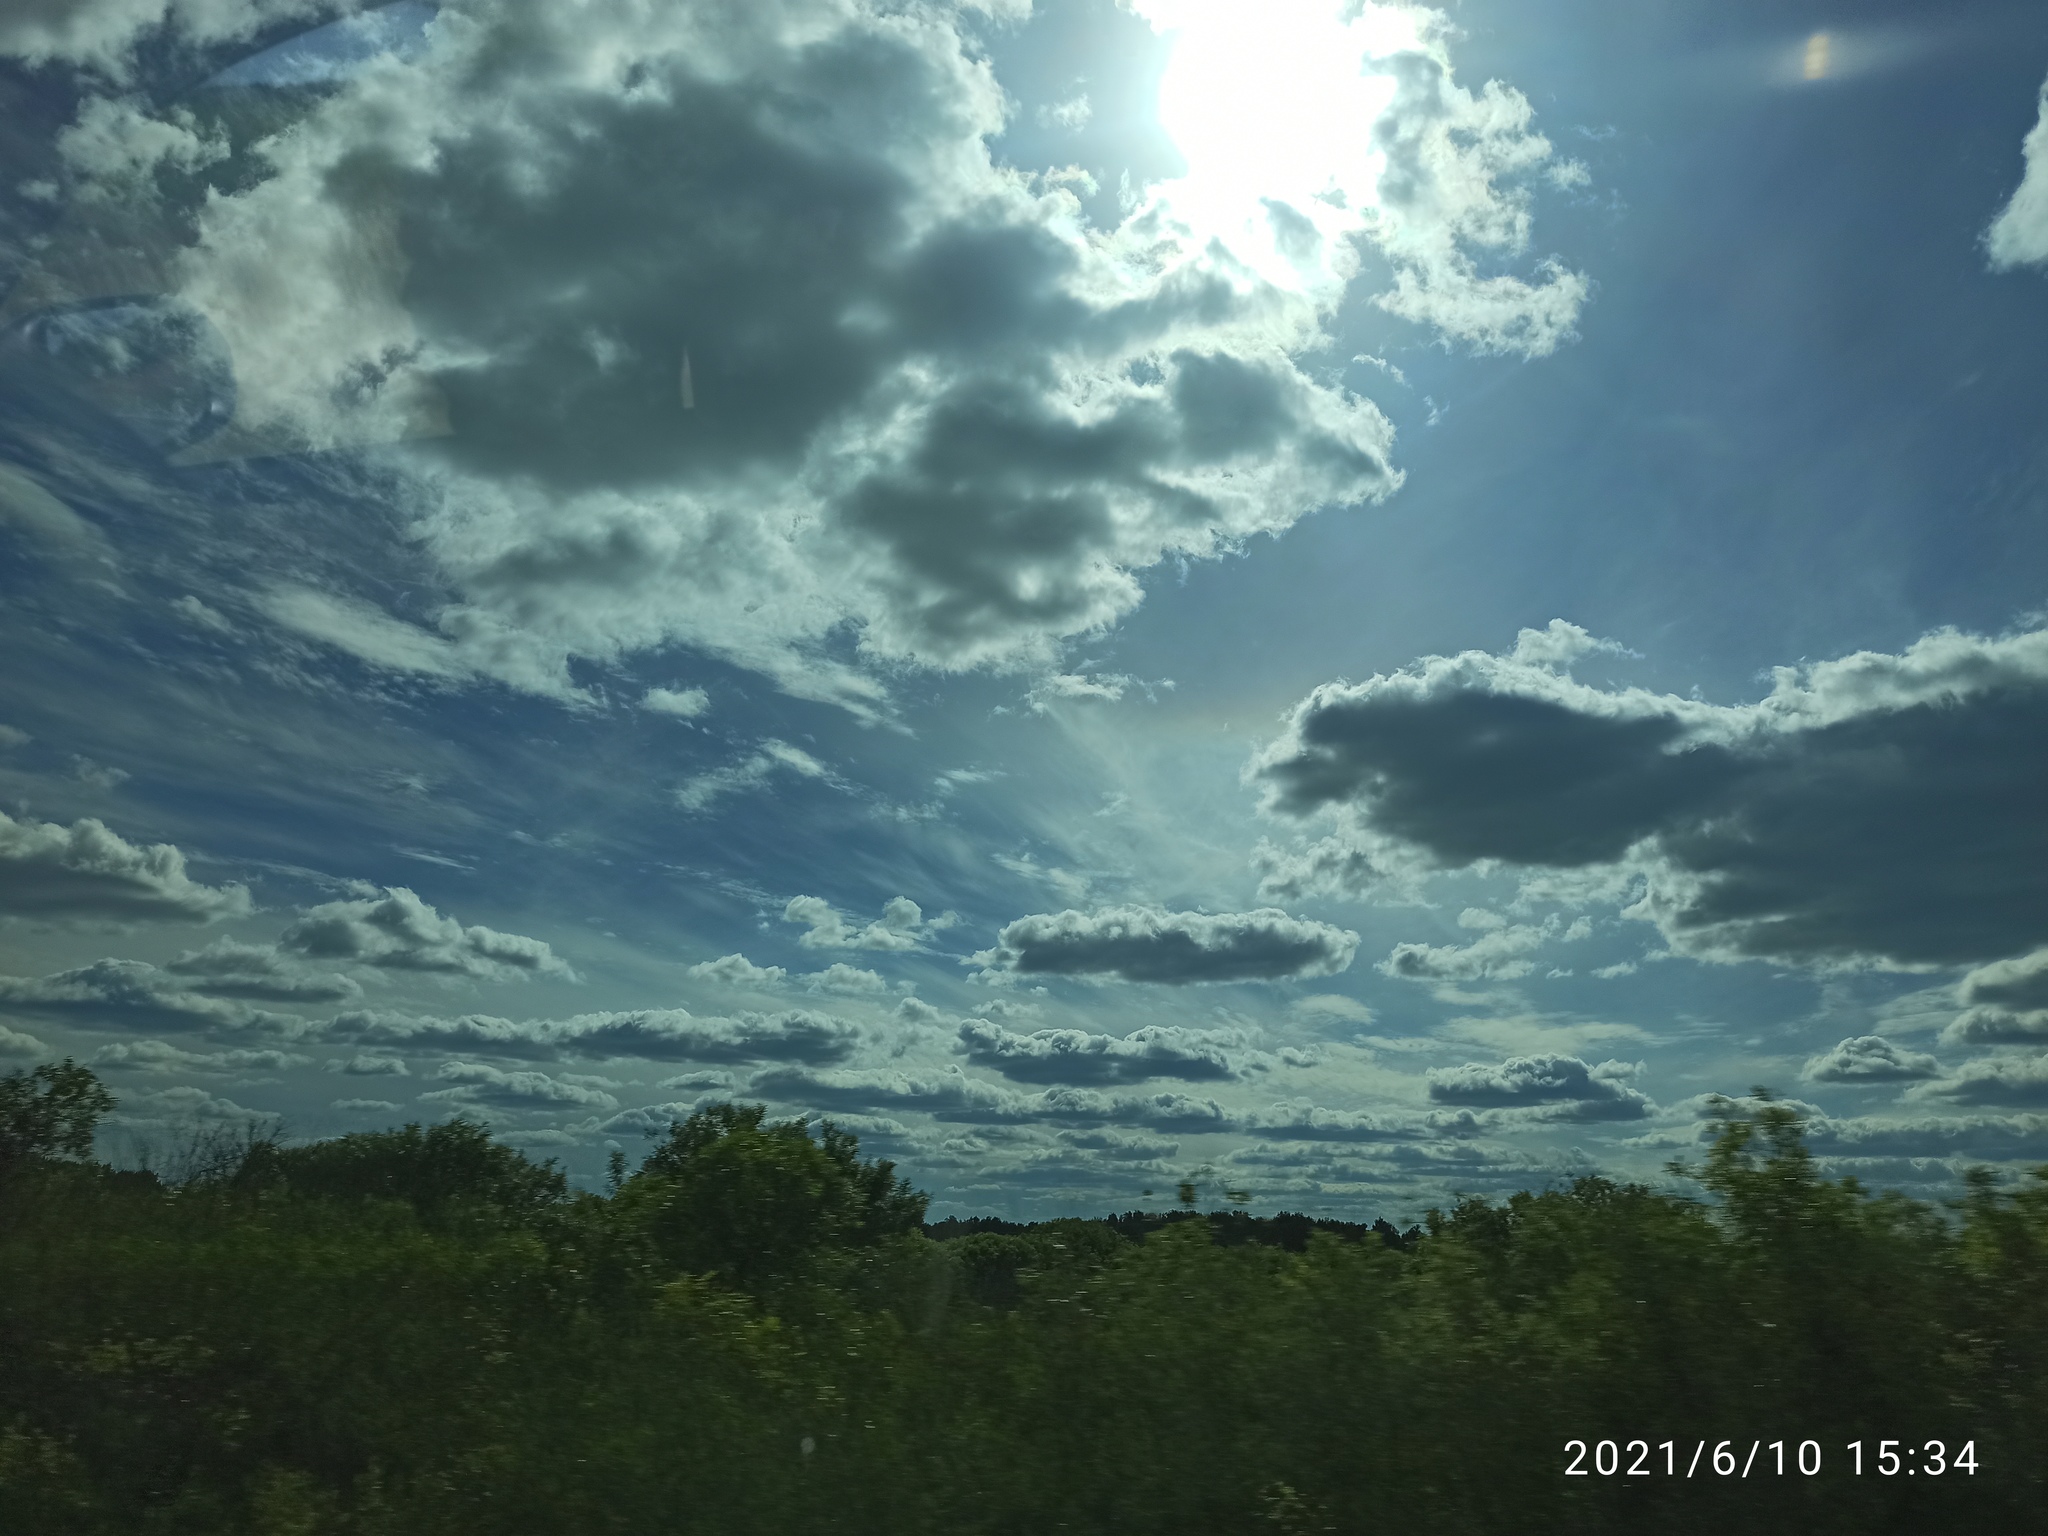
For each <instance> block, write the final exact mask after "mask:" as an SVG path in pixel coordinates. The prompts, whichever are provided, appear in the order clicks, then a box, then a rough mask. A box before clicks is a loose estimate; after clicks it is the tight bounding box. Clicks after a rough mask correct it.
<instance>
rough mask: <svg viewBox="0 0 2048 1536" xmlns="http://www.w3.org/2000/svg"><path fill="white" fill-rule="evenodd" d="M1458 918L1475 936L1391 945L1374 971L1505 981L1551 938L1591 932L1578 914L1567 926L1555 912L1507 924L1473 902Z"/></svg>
mask: <svg viewBox="0 0 2048 1536" xmlns="http://www.w3.org/2000/svg"><path fill="white" fill-rule="evenodd" d="M1458 923H1459V926H1460V927H1464V928H1476V929H1478V930H1480V936H1479V937H1478V938H1477V939H1475V940H1474V941H1473V942H1472V943H1470V944H1464V945H1458V944H1418V943H1413V942H1411V943H1405V944H1396V945H1395V946H1394V948H1393V950H1392V952H1391V953H1389V954H1388V956H1387V958H1386V959H1384V960H1382V961H1381V962H1380V965H1379V968H1380V970H1381V971H1382V972H1383V973H1385V974H1386V975H1388V976H1398V977H1400V978H1402V979H1403V980H1405V981H1481V980H1496V981H1506V980H1511V979H1513V978H1514V977H1517V976H1526V975H1528V974H1529V972H1530V971H1532V970H1534V969H1535V964H1534V962H1533V961H1531V960H1529V959H1527V958H1526V957H1527V956H1528V954H1529V953H1530V952H1531V951H1532V950H1536V949H1540V948H1542V946H1543V945H1544V944H1546V943H1548V942H1549V941H1550V940H1552V939H1555V938H1559V937H1562V938H1564V939H1566V940H1573V939H1582V938H1585V937H1586V936H1587V934H1588V933H1590V932H1591V925H1590V924H1588V923H1587V922H1586V921H1585V919H1584V918H1581V919H1580V920H1579V921H1578V922H1576V923H1574V924H1572V926H1571V927H1569V928H1565V927H1564V925H1563V924H1562V923H1561V922H1559V921H1558V920H1557V919H1556V918H1555V917H1553V918H1551V919H1549V920H1547V921H1545V922H1543V923H1540V924H1532V923H1509V922H1508V921H1507V920H1506V919H1504V918H1501V917H1499V916H1498V915H1496V914H1494V913H1491V912H1486V911H1484V910H1482V909H1480V908H1476V907H1468V908H1466V909H1465V911H1464V913H1463V914H1462V915H1460V917H1459V919H1458ZM1561 929H1562V933H1560V930H1561Z"/></svg>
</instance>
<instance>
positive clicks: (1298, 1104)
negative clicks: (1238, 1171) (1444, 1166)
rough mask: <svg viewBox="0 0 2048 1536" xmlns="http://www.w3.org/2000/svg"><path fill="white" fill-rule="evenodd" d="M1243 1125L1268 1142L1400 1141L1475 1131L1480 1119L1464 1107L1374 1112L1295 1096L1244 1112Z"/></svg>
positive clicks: (1476, 1131) (1478, 1130) (1423, 1139)
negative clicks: (1255, 1111)
mask: <svg viewBox="0 0 2048 1536" xmlns="http://www.w3.org/2000/svg"><path fill="white" fill-rule="evenodd" d="M1244 1129H1245V1130H1247V1131H1252V1132H1256V1133H1257V1134H1258V1135H1260V1136H1262V1137H1265V1138H1266V1139H1267V1140H1270V1141H1323V1142H1399V1141H1429V1140H1435V1139H1437V1138H1439V1137H1453V1138H1456V1137H1467V1136H1476V1135H1478V1134H1479V1133H1480V1131H1481V1130H1482V1129H1483V1124H1482V1122H1481V1121H1480V1119H1479V1117H1478V1116H1477V1115H1475V1114H1474V1113H1473V1112H1472V1111H1471V1110H1469V1109H1459V1110H1431V1111H1429V1112H1427V1113H1424V1114H1415V1113H1412V1112H1395V1113H1379V1112H1374V1111H1369V1110H1359V1109H1326V1108H1324V1107H1322V1106H1321V1105H1318V1104H1312V1103H1309V1102H1308V1101H1306V1100H1298V1101H1294V1102H1288V1103H1280V1104H1275V1105H1273V1106H1272V1108H1270V1109H1268V1110H1265V1111H1262V1112H1260V1113H1258V1114H1255V1115H1251V1116H1248V1117H1247V1118H1246V1121H1245V1124H1244Z"/></svg>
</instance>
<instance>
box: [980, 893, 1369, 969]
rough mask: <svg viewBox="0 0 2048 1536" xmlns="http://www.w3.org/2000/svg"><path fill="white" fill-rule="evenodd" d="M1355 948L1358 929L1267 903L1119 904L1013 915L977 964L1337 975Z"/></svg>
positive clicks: (991, 966)
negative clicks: (1227, 908)
mask: <svg viewBox="0 0 2048 1536" xmlns="http://www.w3.org/2000/svg"><path fill="white" fill-rule="evenodd" d="M1357 949H1358V935H1357V934H1355V933H1352V932H1349V931H1348V930H1346V929H1341V928H1333V927H1331V926H1330V925H1329V924H1327V923H1317V922H1311V921H1308V920H1307V919H1305V918H1294V917H1289V916H1288V915H1287V914H1286V913H1285V912H1282V911H1280V910H1278V909H1277V908H1272V907H1267V908H1263V909H1261V910H1259V911H1256V912H1224V913H1217V914H1209V913H1202V912H1167V911H1163V910H1161V909H1160V908H1157V907H1136V906H1124V907H1104V908H1100V909H1098V910H1097V911H1094V912H1079V911H1073V910H1068V911H1065V912H1059V913H1041V914H1037V915H1034V916H1031V917H1022V918H1019V919H1018V920H1017V921H1015V922H1013V923H1011V924H1009V925H1008V926H1007V927H1005V928H1004V929H1003V930H1002V932H1001V933H999V934H997V935H996V944H995V947H994V948H993V949H986V950H983V951H982V952H981V953H979V954H977V955H975V956H974V963H976V964H978V965H982V966H986V967H987V968H988V969H989V970H990V971H991V972H993V973H996V974H999V975H1001V974H1007V975H1018V976H1104V977H1115V978H1117V979H1119V980H1123V981H1150V982H1169V983H1185V982H1214V981H1275V980H1281V979H1285V978H1291V977H1298V976H1329V975H1334V974H1335V973H1337V972H1339V971H1342V970H1344V969H1345V968H1346V967H1348V966H1349V965H1350V964H1351V957H1352V955H1353V954H1355V953H1356V952H1357Z"/></svg>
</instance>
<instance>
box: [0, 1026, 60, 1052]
mask: <svg viewBox="0 0 2048 1536" xmlns="http://www.w3.org/2000/svg"><path fill="white" fill-rule="evenodd" d="M48 1049H49V1047H47V1046H45V1045H44V1044H43V1042H42V1041H40V1040H38V1039H37V1038H36V1037H35V1036H34V1035H31V1034H25V1033H24V1032H23V1031H21V1030H18V1029H9V1028H8V1027H7V1026H6V1025H4V1024H0V1056H41V1055H43V1054H44V1053H45V1052H46V1051H47V1050H48Z"/></svg>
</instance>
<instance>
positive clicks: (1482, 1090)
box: [1425, 1054, 1653, 1120]
mask: <svg viewBox="0 0 2048 1536" xmlns="http://www.w3.org/2000/svg"><path fill="white" fill-rule="evenodd" d="M1640 1070H1641V1067H1640V1065H1634V1066H1632V1065H1630V1064H1628V1063H1626V1062H1620V1061H1603V1062H1601V1063H1600V1064H1599V1065H1598V1066H1588V1065H1587V1064H1586V1063H1585V1062H1583V1061H1581V1060H1580V1059H1579V1058H1578V1057H1576V1056H1559V1055H1553V1054H1545V1055H1540V1056H1511V1057H1509V1058H1508V1059H1507V1060H1506V1061H1503V1062H1501V1063H1500V1064H1499V1065H1497V1066H1488V1065H1486V1064H1484V1063H1481V1062H1468V1063H1466V1064H1465V1065H1464V1066H1462V1067H1433V1068H1431V1069H1430V1070H1429V1072H1428V1073H1427V1074H1425V1075H1426V1077H1427V1079H1428V1082H1429V1097H1430V1100H1431V1101H1432V1102H1433V1103H1437V1104H1459V1105H1466V1106H1469V1107H1471V1108H1474V1109H1522V1108H1529V1107H1537V1106H1541V1107H1542V1109H1543V1118H1554V1119H1567V1120H1640V1119H1642V1118H1643V1117H1644V1116H1645V1115H1647V1114H1649V1112H1650V1110H1651V1109H1652V1107H1653V1106H1652V1105H1651V1103H1650V1100H1649V1099H1648V1098H1647V1097H1646V1096H1645V1095H1643V1094H1641V1093H1638V1092H1637V1091H1636V1090H1635V1089H1633V1088H1631V1087H1629V1086H1628V1079H1629V1078H1631V1077H1634V1076H1635V1075H1636V1073H1637V1072H1639V1071H1640Z"/></svg>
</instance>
